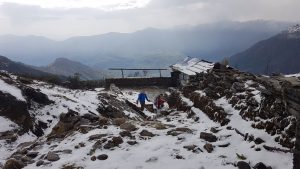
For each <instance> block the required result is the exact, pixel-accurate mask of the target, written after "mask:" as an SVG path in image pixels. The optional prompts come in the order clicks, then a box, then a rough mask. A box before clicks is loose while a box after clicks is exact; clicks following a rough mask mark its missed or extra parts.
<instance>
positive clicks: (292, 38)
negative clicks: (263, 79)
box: [230, 25, 300, 74]
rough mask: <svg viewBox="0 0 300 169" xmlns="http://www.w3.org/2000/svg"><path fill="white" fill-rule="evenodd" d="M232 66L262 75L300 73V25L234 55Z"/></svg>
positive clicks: (231, 59)
mask: <svg viewBox="0 0 300 169" xmlns="http://www.w3.org/2000/svg"><path fill="white" fill-rule="evenodd" d="M230 64H231V65H232V66H233V67H236V68H238V69H240V70H244V71H249V72H253V73H260V74H271V73H283V74H293V73H299V72H300V25H295V26H293V27H290V28H289V29H287V30H285V31H282V32H281V33H279V34H277V35H275V36H273V37H271V38H269V39H266V40H263V41H260V42H258V43H256V44H255V45H253V46H252V47H250V48H249V49H247V50H245V51H243V52H241V53H238V54H236V55H233V56H232V57H231V58H230Z"/></svg>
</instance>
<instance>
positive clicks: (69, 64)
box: [35, 58, 105, 80]
mask: <svg viewBox="0 0 300 169" xmlns="http://www.w3.org/2000/svg"><path fill="white" fill-rule="evenodd" d="M35 68H36V69H38V70H41V71H43V72H48V73H52V74H57V75H63V76H66V77H68V76H73V75H74V74H75V73H79V75H80V79H81V80H96V79H103V78H104V76H105V75H104V73H103V72H101V71H97V70H94V69H92V68H90V67H89V66H87V65H84V64H82V63H80V62H76V61H72V60H69V59H67V58H57V59H55V61H54V62H53V63H51V64H49V65H48V66H43V67H35Z"/></svg>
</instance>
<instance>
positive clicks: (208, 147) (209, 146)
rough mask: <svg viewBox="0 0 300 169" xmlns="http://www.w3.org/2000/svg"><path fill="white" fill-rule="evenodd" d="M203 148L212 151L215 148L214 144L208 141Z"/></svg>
mask: <svg viewBox="0 0 300 169" xmlns="http://www.w3.org/2000/svg"><path fill="white" fill-rule="evenodd" d="M203 148H204V149H205V150H206V151H207V152H208V153H211V152H212V151H213V150H214V146H213V145H212V144H209V143H206V144H205V145H204V146H203Z"/></svg>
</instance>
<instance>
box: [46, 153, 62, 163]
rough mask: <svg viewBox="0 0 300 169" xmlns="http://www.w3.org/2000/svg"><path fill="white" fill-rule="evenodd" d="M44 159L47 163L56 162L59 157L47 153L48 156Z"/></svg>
mask: <svg viewBox="0 0 300 169" xmlns="http://www.w3.org/2000/svg"><path fill="white" fill-rule="evenodd" d="M46 159H47V160H48V161H58V160H59V159H60V157H59V156H58V155H57V154H55V153H53V152H48V154H47V156H46Z"/></svg>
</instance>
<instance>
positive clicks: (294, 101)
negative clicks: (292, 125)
mask: <svg viewBox="0 0 300 169" xmlns="http://www.w3.org/2000/svg"><path fill="white" fill-rule="evenodd" d="M283 91H284V96H285V98H286V106H287V108H288V111H289V112H290V113H291V114H293V115H294V116H296V117H297V125H296V142H295V150H294V169H300V86H298V85H289V86H287V87H285V88H284V90H283Z"/></svg>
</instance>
